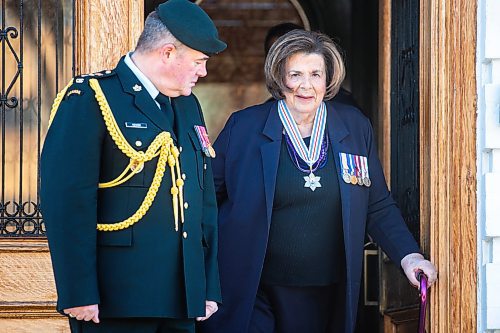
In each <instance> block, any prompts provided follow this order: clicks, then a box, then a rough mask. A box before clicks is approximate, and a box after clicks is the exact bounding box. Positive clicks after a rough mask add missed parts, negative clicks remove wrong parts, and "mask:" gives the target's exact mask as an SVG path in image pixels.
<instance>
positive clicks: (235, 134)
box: [202, 101, 419, 333]
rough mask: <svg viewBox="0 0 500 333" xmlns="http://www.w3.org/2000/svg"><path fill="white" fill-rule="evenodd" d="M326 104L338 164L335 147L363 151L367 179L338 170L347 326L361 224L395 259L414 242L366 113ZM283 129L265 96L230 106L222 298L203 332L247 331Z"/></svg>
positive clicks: (221, 178) (218, 162) (218, 171)
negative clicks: (362, 182) (367, 182)
mask: <svg viewBox="0 0 500 333" xmlns="http://www.w3.org/2000/svg"><path fill="white" fill-rule="evenodd" d="M326 104H327V110H328V113H327V131H328V136H329V138H330V142H331V148H332V149H333V156H334V161H335V163H336V166H337V170H341V169H340V167H339V165H340V164H339V152H343V153H348V154H355V155H362V156H367V157H368V168H369V174H370V178H371V181H372V185H371V187H365V186H358V185H352V184H347V183H345V182H344V181H343V180H342V177H341V174H340V172H338V177H339V184H340V194H341V200H342V221H343V232H344V242H345V255H346V286H345V291H346V294H345V299H346V301H345V314H346V315H345V328H346V332H352V331H353V330H354V326H355V321H356V309H357V302H358V295H359V289H360V281H361V265H362V258H363V245H364V239H365V232H368V233H369V234H370V236H371V237H372V238H373V239H374V240H375V241H376V242H377V243H378V244H379V245H380V246H381V247H382V248H383V250H384V251H385V252H386V253H387V255H389V257H390V258H391V259H392V260H393V261H394V262H395V263H396V265H399V263H400V261H401V259H402V258H403V257H404V256H405V255H407V254H409V253H413V252H419V248H418V245H417V244H416V242H415V240H414V238H413V237H412V235H411V234H410V232H409V231H408V229H407V227H406V225H405V223H404V221H403V219H402V217H401V213H400V211H399V209H398V208H397V206H396V204H395V202H394V200H393V199H392V197H391V195H390V193H389V191H388V189H387V186H386V182H385V178H384V175H383V172H382V167H381V164H380V161H379V159H378V156H377V151H376V148H375V142H374V137H373V131H372V127H371V125H370V122H369V120H368V119H367V118H366V117H365V116H363V115H362V113H361V112H360V111H359V110H358V109H356V108H354V107H352V106H348V105H345V104H340V103H337V102H326ZM282 133H283V126H282V124H281V121H280V118H279V115H278V112H277V102H276V101H272V102H267V103H265V104H261V105H257V106H253V107H250V108H247V109H244V110H242V111H239V112H236V113H234V114H233V115H232V116H231V117H230V118H229V120H228V122H227V123H226V126H225V127H224V129H223V131H222V132H221V134H220V135H219V137H218V139H217V140H216V142H215V145H214V147H215V149H216V151H217V157H216V158H215V160H214V163H213V164H212V165H213V172H214V179H215V188H216V192H217V201H218V204H219V268H220V278H221V288H222V305H221V306H220V308H219V311H218V312H217V313H215V314H214V315H213V316H212V317H211V318H210V319H209V320H207V322H206V323H204V324H203V325H202V332H205V333H206V332H209V333H246V332H247V331H248V325H249V321H250V318H251V314H252V309H253V305H254V301H255V296H256V292H257V288H258V285H259V280H260V276H261V271H262V266H263V262H264V257H265V253H266V247H267V241H268V235H269V226H270V223H271V214H272V209H273V197H274V192H275V185H276V173H277V169H278V161H279V158H280V147H281V140H282ZM297 181H300V179H298V180H297ZM320 190H324V191H326V190H327V189H326V188H321V189H320ZM304 223H307V221H304ZM318 260H321V258H318Z"/></svg>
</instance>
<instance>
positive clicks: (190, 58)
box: [164, 46, 209, 97]
mask: <svg viewBox="0 0 500 333" xmlns="http://www.w3.org/2000/svg"><path fill="white" fill-rule="evenodd" d="M168 57H169V59H168V60H166V63H167V64H168V66H167V67H168V69H167V71H166V73H165V74H164V75H165V76H167V77H168V78H167V79H166V80H165V83H167V82H168V84H166V86H165V87H164V88H165V89H166V90H168V94H167V93H166V92H167V91H165V92H164V93H165V94H166V95H168V96H170V97H177V96H181V95H182V96H189V95H190V94H191V90H192V89H193V87H194V86H195V84H196V82H197V81H198V79H199V78H200V77H204V76H206V75H207V67H206V66H207V60H208V58H209V57H208V56H207V55H206V54H204V53H202V52H200V51H196V50H193V49H191V48H189V47H187V46H180V47H177V48H175V51H174V52H170V54H169V56H168ZM167 80H168V81H167Z"/></svg>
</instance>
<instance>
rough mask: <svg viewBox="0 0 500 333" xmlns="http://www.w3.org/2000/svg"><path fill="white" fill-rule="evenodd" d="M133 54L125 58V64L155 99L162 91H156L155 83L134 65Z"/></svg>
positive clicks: (128, 54)
mask: <svg viewBox="0 0 500 333" xmlns="http://www.w3.org/2000/svg"><path fill="white" fill-rule="evenodd" d="M131 54H132V52H129V53H127V55H126V56H125V64H127V66H128V67H129V68H130V70H131V71H132V72H133V73H134V74H135V76H137V78H138V79H139V81H140V82H141V83H142V85H143V86H144V88H146V90H147V91H148V93H149V94H150V95H151V98H153V99H155V98H156V97H157V96H158V94H159V93H160V91H159V90H158V89H156V87H155V85H154V84H153V82H151V80H150V79H148V78H147V77H146V75H144V73H143V72H141V70H140V69H139V68H138V67H137V66H136V65H135V64H134V61H133V60H132V58H131V57H130V55H131ZM155 102H156V100H155ZM157 104H158V103H157ZM158 105H159V104H158Z"/></svg>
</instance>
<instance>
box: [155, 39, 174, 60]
mask: <svg viewBox="0 0 500 333" xmlns="http://www.w3.org/2000/svg"><path fill="white" fill-rule="evenodd" d="M176 51H177V48H176V47H175V45H174V44H172V43H167V44H165V45H163V46H162V47H160V49H159V52H160V55H161V58H162V59H170V58H171V57H172V55H173V54H174V53H175V52H176Z"/></svg>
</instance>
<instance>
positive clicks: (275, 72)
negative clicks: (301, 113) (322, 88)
mask: <svg viewBox="0 0 500 333" xmlns="http://www.w3.org/2000/svg"><path fill="white" fill-rule="evenodd" d="M297 53H305V54H311V53H315V54H319V55H322V56H323V59H324V60H325V67H326V93H325V97H324V99H325V100H329V99H332V98H333V97H335V95H336V94H337V92H338V91H339V89H340V85H341V84H342V81H343V80H344V77H345V67H344V62H343V60H342V56H341V54H340V52H339V50H338V48H337V46H336V45H335V43H334V42H333V41H332V39H331V38H330V37H328V36H327V35H325V34H322V33H319V32H314V31H306V30H292V31H290V32H288V33H286V34H284V35H283V36H281V37H280V38H278V39H277V40H276V42H275V43H274V44H273V46H272V47H271V49H270V50H269V54H268V55H267V57H266V63H265V66H264V71H265V75H266V86H267V90H268V91H269V92H270V93H271V95H272V96H273V98H275V99H282V98H284V97H285V95H284V94H283V92H288V91H291V90H290V88H288V87H287V86H286V84H285V80H286V75H287V73H286V63H287V61H288V59H290V57H291V56H293V55H294V54H297Z"/></svg>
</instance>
